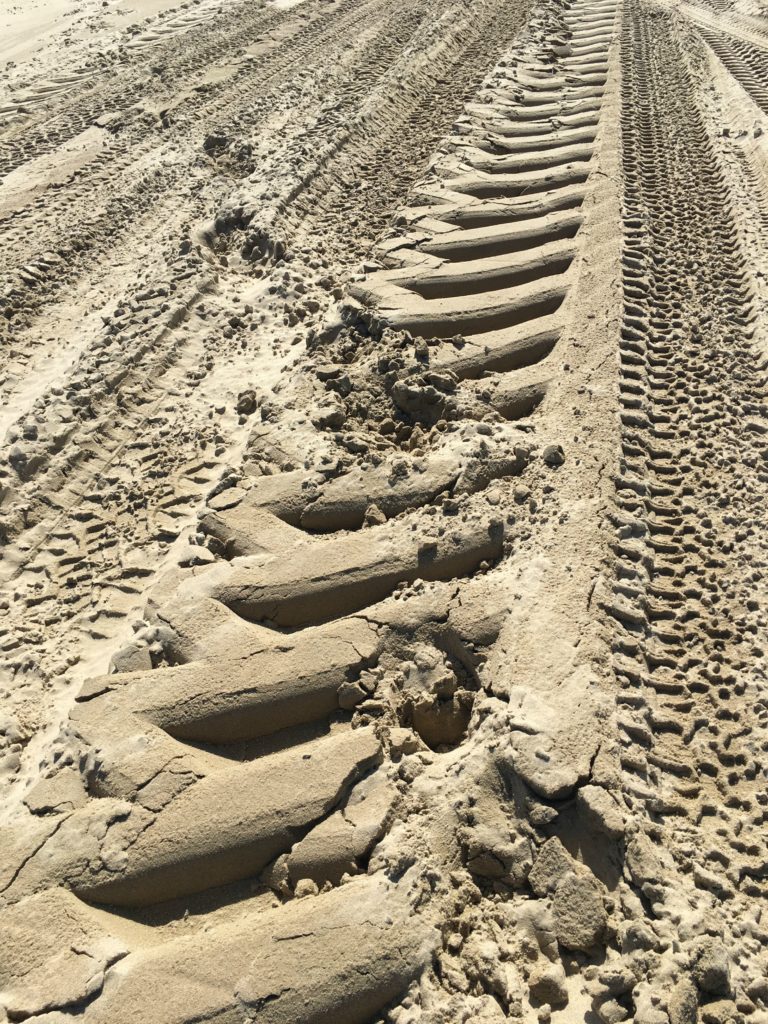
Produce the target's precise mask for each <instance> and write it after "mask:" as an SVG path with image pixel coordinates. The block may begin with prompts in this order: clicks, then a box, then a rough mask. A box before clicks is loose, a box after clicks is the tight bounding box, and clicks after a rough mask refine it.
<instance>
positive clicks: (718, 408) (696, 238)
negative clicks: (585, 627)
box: [609, 0, 766, 998]
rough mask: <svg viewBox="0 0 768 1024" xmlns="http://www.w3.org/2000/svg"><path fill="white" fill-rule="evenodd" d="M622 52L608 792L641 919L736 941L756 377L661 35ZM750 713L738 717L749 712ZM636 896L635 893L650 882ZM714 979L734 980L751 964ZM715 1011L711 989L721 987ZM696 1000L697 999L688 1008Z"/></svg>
mask: <svg viewBox="0 0 768 1024" xmlns="http://www.w3.org/2000/svg"><path fill="white" fill-rule="evenodd" d="M628 14H629V16H628V18H627V19H626V23H625V28H624V38H623V52H622V63H623V71H624V103H623V108H624V115H623V125H622V130H623V137H624V173H625V182H626V186H625V214H624V217H625V251H624V292H625V314H624V327H623V331H622V342H621V373H622V387H621V406H622V411H621V419H622V429H623V443H622V459H621V468H620V474H619V477H618V479H617V514H616V528H617V539H616V542H615V553H616V581H615V585H614V597H613V601H612V604H611V606H610V609H609V610H610V611H611V614H612V615H613V618H614V620H615V623H616V633H615V639H614V652H615V655H614V656H615V670H616V675H617V679H618V682H619V685H620V687H621V694H620V696H619V698H618V701H619V708H620V714H619V727H620V730H621V733H622V744H623V747H624V750H623V754H622V765H623V768H624V772H625V777H626V780H627V781H626V783H625V789H626V792H627V793H628V799H629V802H630V804H631V806H632V807H633V809H634V813H635V814H637V815H639V816H640V819H641V820H642V821H643V822H644V824H643V826H642V827H643V829H644V831H645V832H646V834H647V835H648V836H649V837H650V838H651V840H652V841H653V843H654V844H657V845H658V846H659V847H662V848H664V849H666V850H669V851H671V852H672V853H673V857H674V865H675V870H676V872H677V874H676V875H675V876H674V880H673V879H670V880H669V881H666V880H665V879H662V878H660V877H659V876H658V875H655V876H654V868H653V867H652V865H651V862H650V861H648V860H646V861H645V862H643V861H642V859H641V858H638V860H637V861H636V862H635V864H634V865H633V866H631V867H630V871H631V872H632V877H633V881H634V883H635V884H636V885H637V886H638V888H640V889H641V890H642V891H644V892H645V893H646V894H647V895H648V897H649V898H651V894H652V899H653V912H654V916H655V917H656V918H658V919H665V918H666V919H667V920H668V919H669V917H668V915H674V907H675V906H676V905H677V901H678V897H679V893H680V888H681V887H683V886H685V887H686V889H687V891H688V892H689V894H690V895H689V897H688V898H689V900H690V905H691V906H694V907H699V908H702V909H703V908H708V907H713V908H716V912H717V915H718V918H719V921H720V922H721V923H722V930H721V931H720V933H719V934H720V936H721V937H722V939H723V940H724V941H725V942H726V944H729V943H731V942H733V943H735V942H737V941H740V940H738V939H737V938H736V937H737V936H739V935H740V934H742V933H741V930H740V929H741V927H742V926H743V923H744V922H745V921H746V920H747V919H748V916H749V906H750V901H751V900H754V899H755V898H758V899H762V898H764V896H765V872H764V865H765V856H766V847H765V839H764V835H762V834H761V833H762V827H763V819H764V811H763V808H762V806H761V804H760V803H759V801H758V802H756V801H755V798H754V797H755V786H756V785H757V786H758V788H759V781H758V780H759V779H760V778H761V777H762V776H763V773H764V766H763V765H762V763H761V756H760V754H759V751H760V749H761V748H762V746H763V745H764V743H765V738H764V716H760V715H758V716H757V718H755V716H754V712H755V708H756V707H757V706H759V702H760V699H761V698H760V696H759V693H760V687H761V681H762V680H764V678H765V660H764V652H763V650H762V647H761V636H762V635H764V630H765V618H764V612H763V610H762V602H761V601H760V599H759V597H758V596H757V595H758V593H759V592H760V591H761V590H762V589H763V582H762V581H763V576H764V567H765V564H766V563H765V545H764V539H763V538H762V536H761V534H760V532H759V529H758V523H759V522H760V519H761V512H760V508H761V505H762V498H761V494H762V491H763V489H764V479H765V468H764V458H765V450H764V449H765V445H764V442H763V440H762V437H763V432H764V430H765V426H764V424H765V419H764V418H765V411H766V407H765V384H766V380H765V374H764V369H763V368H762V367H761V365H760V364H759V362H758V360H757V358H756V355H755V352H754V349H753V348H752V344H751V339H752V337H753V334H754V328H755V315H754V309H753V293H752V288H751V285H750V280H749V274H748V272H747V264H746V263H745V259H744V255H743V253H742V251H741V248H740V245H739V239H738V233H737V228H736V224H735V221H734V211H733V209H732V208H731V205H730V203H729V190H728V186H727V182H726V179H725V177H724V176H723V174H722V172H721V170H720V168H719V166H718V162H717V159H716V156H715V154H714V152H713V149H712V145H711V143H710V140H709V136H708V130H707V126H706V124H705V122H704V120H703V118H702V116H701V113H700V111H699V108H698V105H697V101H696V93H695V86H694V84H693V82H692V80H691V79H690V77H689V76H688V73H687V70H686V65H685V62H684V60H683V59H682V54H681V52H680V50H679V48H678V47H679V43H678V42H677V41H676V40H675V38H674V35H673V33H672V32H671V28H670V16H669V15H668V14H665V13H662V12H660V11H658V10H656V9H652V8H650V7H649V6H648V5H645V4H643V3H637V2H634V0H633V2H632V3H631V4H630V5H629V7H628ZM756 702H757V703H756ZM652 878H653V879H654V880H652ZM744 942H745V948H746V950H748V951H749V952H748V954H747V955H746V956H745V957H744V959H743V960H742V961H740V963H739V967H738V969H737V970H736V975H735V976H734V977H733V978H732V983H733V992H734V993H738V992H739V991H740V990H741V989H740V986H743V985H746V983H748V982H750V981H751V979H752V975H751V974H750V971H752V970H754V969H755V966H756V965H755V964H754V961H751V960H750V957H751V956H753V954H754V952H755V948H756V946H753V943H752V942H751V941H750V940H748V939H747V940H744ZM723 984H724V987H723V989H722V990H718V991H721V992H722V994H723V995H729V994H731V988H730V984H731V983H723ZM707 991H708V990H707V989H706V988H705V989H704V995H703V996H702V998H706V992H707Z"/></svg>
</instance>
